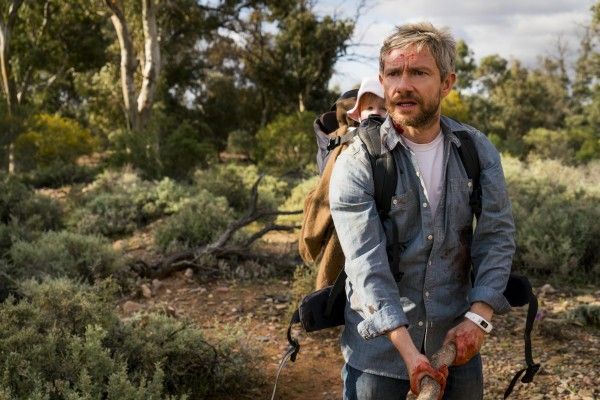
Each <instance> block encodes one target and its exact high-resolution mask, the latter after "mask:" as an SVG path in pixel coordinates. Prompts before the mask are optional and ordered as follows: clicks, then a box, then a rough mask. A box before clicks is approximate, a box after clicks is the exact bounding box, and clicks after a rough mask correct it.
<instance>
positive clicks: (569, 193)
mask: <svg viewBox="0 0 600 400" xmlns="http://www.w3.org/2000/svg"><path fill="white" fill-rule="evenodd" d="M504 166H505V172H506V177H507V182H508V187H509V192H510V198H511V201H512V206H513V214H514V217H515V223H516V225H517V236H516V241H517V253H516V255H515V259H514V263H513V265H514V267H515V268H516V269H518V270H523V271H526V272H528V273H532V274H534V275H538V276H541V277H544V278H548V277H552V278H554V279H560V280H563V281H565V280H567V281H584V280H585V281H587V282H598V281H600V257H599V255H598V252H597V250H596V249H597V248H598V246H600V228H599V227H598V224H596V221H597V220H598V218H600V201H599V200H600V190H599V187H598V184H597V182H598V181H600V165H598V163H594V164H590V165H589V166H587V167H580V168H574V167H567V166H564V165H561V164H560V163H559V162H558V161H548V160H534V161H531V162H530V164H529V165H526V164H524V163H522V162H520V161H517V160H515V159H512V158H505V159H504Z"/></svg>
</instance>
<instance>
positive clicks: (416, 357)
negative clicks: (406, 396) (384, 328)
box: [387, 326, 448, 396]
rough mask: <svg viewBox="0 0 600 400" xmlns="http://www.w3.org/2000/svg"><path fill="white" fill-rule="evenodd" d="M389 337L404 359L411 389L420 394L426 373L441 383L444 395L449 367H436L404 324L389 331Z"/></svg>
mask: <svg viewBox="0 0 600 400" xmlns="http://www.w3.org/2000/svg"><path fill="white" fill-rule="evenodd" d="M387 337H388V338H389V339H390V341H391V342H392V343H393V344H394V346H395V347H396V349H398V352H399V353H400V356H401V357H402V360H404V364H405V365H406V369H407V370H408V376H409V378H410V390H411V391H412V392H413V393H414V394H416V395H418V394H419V392H420V388H421V379H423V377H424V376H425V375H429V376H431V377H432V378H433V379H435V380H436V381H437V382H438V383H439V384H440V387H441V388H442V390H441V391H440V396H441V395H443V393H444V388H445V387H446V378H448V367H446V366H443V367H442V368H440V369H439V370H436V369H434V368H433V367H432V366H431V364H430V363H429V360H428V359H427V357H426V356H425V355H423V354H421V353H420V352H419V350H417V348H416V347H415V345H414V343H413V341H412V339H411V337H410V335H409V333H408V330H407V329H406V327H404V326H401V327H399V328H396V329H394V330H393V331H391V332H388V333H387Z"/></svg>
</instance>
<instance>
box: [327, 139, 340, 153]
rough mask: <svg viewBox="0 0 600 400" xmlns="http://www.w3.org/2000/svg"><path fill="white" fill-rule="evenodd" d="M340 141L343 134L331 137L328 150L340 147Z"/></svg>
mask: <svg viewBox="0 0 600 400" xmlns="http://www.w3.org/2000/svg"><path fill="white" fill-rule="evenodd" d="M340 143H342V137H341V136H336V137H334V138H333V139H329V144H328V145H327V150H328V151H331V150H333V149H335V148H336V147H338V146H339V145H340Z"/></svg>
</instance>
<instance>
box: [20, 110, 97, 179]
mask: <svg viewBox="0 0 600 400" xmlns="http://www.w3.org/2000/svg"><path fill="white" fill-rule="evenodd" d="M28 125H29V126H28V130H27V131H26V132H25V133H23V134H22V135H20V136H19V137H18V138H17V140H16V141H15V160H16V164H17V165H18V166H19V167H21V168H23V169H25V170H29V169H33V168H35V167H48V166H51V165H53V164H57V163H58V164H74V163H75V161H76V160H77V158H78V157H80V156H82V155H85V154H90V153H92V152H93V151H94V149H95V148H96V147H97V145H98V143H97V140H96V139H95V138H94V137H93V136H92V134H91V132H89V131H88V130H86V129H84V128H83V127H82V126H81V125H79V123H78V122H77V121H75V120H72V119H69V118H65V117H60V116H57V115H50V114H39V115H36V116H35V117H34V118H33V119H32V120H31V121H30V123H29V124H28Z"/></svg>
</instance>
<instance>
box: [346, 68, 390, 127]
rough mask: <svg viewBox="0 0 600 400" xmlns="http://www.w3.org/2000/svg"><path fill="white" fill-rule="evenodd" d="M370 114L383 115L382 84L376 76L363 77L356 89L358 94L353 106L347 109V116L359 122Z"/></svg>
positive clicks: (384, 112)
mask: <svg viewBox="0 0 600 400" xmlns="http://www.w3.org/2000/svg"><path fill="white" fill-rule="evenodd" d="M371 114H377V115H379V116H382V117H385V116H386V115H387V111H386V109H385V101H384V100H383V86H381V83H379V79H378V78H377V77H368V78H364V79H363V80H362V82H361V84H360V88H359V89H358V96H357V99H356V104H355V105H354V108H352V109H351V110H349V111H348V117H350V118H351V119H353V120H354V121H357V122H361V121H363V120H365V119H367V118H368V117H369V115H371Z"/></svg>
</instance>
